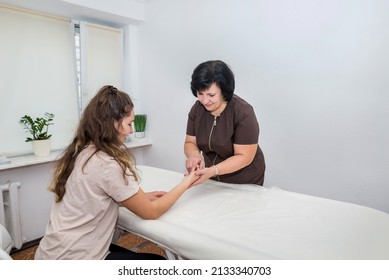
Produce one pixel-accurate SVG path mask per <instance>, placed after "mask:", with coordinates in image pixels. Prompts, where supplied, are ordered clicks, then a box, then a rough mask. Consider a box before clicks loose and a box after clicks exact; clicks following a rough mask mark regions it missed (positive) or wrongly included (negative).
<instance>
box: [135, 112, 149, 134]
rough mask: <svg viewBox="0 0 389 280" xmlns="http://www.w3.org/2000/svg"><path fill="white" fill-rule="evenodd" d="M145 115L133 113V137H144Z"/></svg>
mask: <svg viewBox="0 0 389 280" xmlns="http://www.w3.org/2000/svg"><path fill="white" fill-rule="evenodd" d="M146 121H147V115H144V114H143V115H135V117H134V128H135V137H136V138H143V137H145V129H146Z"/></svg>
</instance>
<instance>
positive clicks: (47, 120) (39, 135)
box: [19, 113, 54, 142]
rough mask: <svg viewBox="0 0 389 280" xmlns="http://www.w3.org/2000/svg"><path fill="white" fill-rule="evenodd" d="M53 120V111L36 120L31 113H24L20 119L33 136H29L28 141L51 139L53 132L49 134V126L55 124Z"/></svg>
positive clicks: (20, 122) (21, 123)
mask: <svg viewBox="0 0 389 280" xmlns="http://www.w3.org/2000/svg"><path fill="white" fill-rule="evenodd" d="M53 120H54V114H51V113H45V115H44V117H43V118H36V119H35V120H33V119H32V118H31V117H30V116H29V115H24V116H23V117H22V118H21V119H20V120H19V124H20V125H21V126H23V128H24V129H25V130H26V132H28V133H30V134H31V136H32V137H27V138H26V142H30V141H34V140H45V139H49V138H50V137H51V134H48V130H49V126H50V125H53V124H54V122H53Z"/></svg>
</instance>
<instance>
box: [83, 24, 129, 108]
mask: <svg viewBox="0 0 389 280" xmlns="http://www.w3.org/2000/svg"><path fill="white" fill-rule="evenodd" d="M80 36H81V65H82V67H81V75H82V78H81V83H82V96H83V98H82V99H83V108H85V106H86V104H87V103H88V101H89V100H90V99H91V98H92V97H93V96H94V95H95V94H96V92H97V91H98V90H99V89H100V88H101V87H102V86H103V85H106V84H111V85H114V86H116V87H117V88H119V89H122V84H123V82H122V73H123V32H122V30H121V29H115V28H111V27H107V26H101V25H97V24H91V23H86V22H81V24H80ZM83 58H86V60H85V59H84V60H83Z"/></svg>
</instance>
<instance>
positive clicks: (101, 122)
mask: <svg viewBox="0 0 389 280" xmlns="http://www.w3.org/2000/svg"><path fill="white" fill-rule="evenodd" d="M132 110H134V104H133V103H132V100H131V98H130V97H129V96H128V94H127V93H125V92H122V91H120V90H118V89H116V88H115V87H113V86H104V87H102V88H101V89H100V90H99V91H98V93H97V94H96V95H95V96H94V97H93V98H92V99H91V101H90V102H89V104H88V106H87V107H86V108H85V110H84V112H83V114H82V117H81V120H80V123H79V125H78V128H77V131H76V135H75V137H74V139H73V141H72V143H71V144H70V145H69V146H68V147H67V148H66V149H65V150H64V152H63V153H62V155H61V157H60V158H59V160H58V162H57V166H56V170H55V173H54V177H53V180H52V182H51V184H50V187H49V190H50V191H52V192H54V193H55V194H56V202H60V201H61V200H62V198H63V197H64V195H65V192H66V189H65V185H66V181H67V180H68V178H69V176H70V173H71V172H72V171H73V168H74V164H75V161H76V158H77V156H78V155H79V154H80V153H81V151H82V150H83V149H85V148H86V147H87V146H88V145H89V144H94V145H95V147H96V151H95V152H94V153H93V154H92V156H93V155H94V154H95V153H97V152H99V151H102V152H104V153H106V154H108V155H109V156H111V157H112V158H113V159H114V160H116V161H117V163H118V164H119V165H120V166H121V168H122V170H123V178H124V179H125V180H126V182H127V183H128V181H127V175H132V176H133V177H134V178H135V180H136V181H139V178H138V176H137V174H136V172H135V168H134V166H133V163H132V160H133V157H132V155H131V154H130V152H129V151H128V150H127V149H126V148H125V146H124V145H123V143H121V142H120V141H119V138H118V136H119V133H118V131H117V130H116V129H115V126H114V121H117V122H119V123H120V122H121V120H122V119H123V118H124V117H126V116H129V115H130V114H131V112H132ZM92 156H91V157H92ZM91 157H89V159H90V158H91ZM89 159H88V160H87V161H86V162H85V163H84V164H83V166H82V168H84V167H85V165H86V164H87V163H88V161H89ZM128 171H130V173H131V174H127V173H128Z"/></svg>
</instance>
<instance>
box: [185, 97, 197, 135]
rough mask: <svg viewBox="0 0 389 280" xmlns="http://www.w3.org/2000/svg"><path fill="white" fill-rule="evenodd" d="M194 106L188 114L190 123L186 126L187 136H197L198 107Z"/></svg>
mask: <svg viewBox="0 0 389 280" xmlns="http://www.w3.org/2000/svg"><path fill="white" fill-rule="evenodd" d="M196 105H197V104H194V105H193V106H192V109H191V110H190V111H189V114H188V122H187V125H186V134H187V135H190V136H196V129H195V119H196V107H197V106H196Z"/></svg>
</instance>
